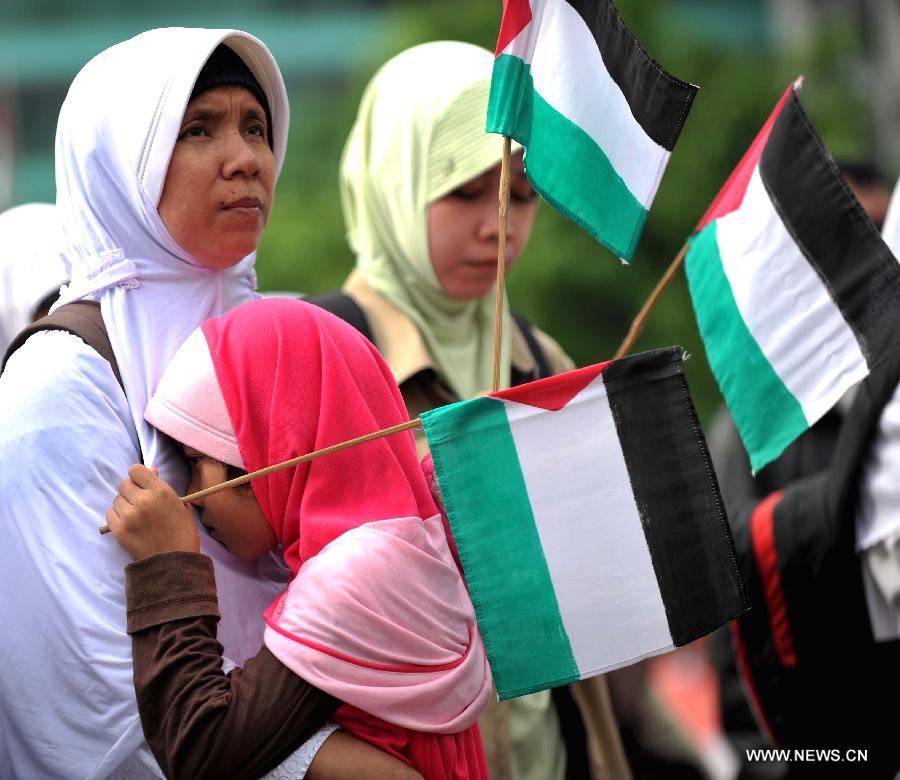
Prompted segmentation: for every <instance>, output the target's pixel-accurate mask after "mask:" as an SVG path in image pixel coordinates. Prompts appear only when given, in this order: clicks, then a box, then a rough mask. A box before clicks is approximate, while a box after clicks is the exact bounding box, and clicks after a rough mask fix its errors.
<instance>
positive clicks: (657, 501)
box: [603, 347, 748, 646]
mask: <svg viewBox="0 0 900 780" xmlns="http://www.w3.org/2000/svg"><path fill="white" fill-rule="evenodd" d="M603 382H604V384H605V385H606V388H607V391H608V397H609V405H610V407H611V409H612V414H613V420H614V421H615V424H616V430H617V431H618V434H619V442H620V444H621V447H622V452H623V453H624V455H625V464H626V467H627V469H628V476H629V478H630V480H631V488H632V490H633V492H634V498H635V503H636V504H637V508H638V513H639V514H640V517H641V523H642V525H643V528H644V535H645V537H646V539H647V546H648V547H649V549H650V558H651V560H652V561H653V568H654V571H655V572H656V579H657V582H658V583H659V590H660V593H661V595H662V600H663V604H664V606H665V608H666V617H667V618H668V621H669V630H670V631H671V633H672V640H673V642H674V643H675V645H676V646H681V645H683V644H686V643H688V642H691V641H693V640H694V639H697V638H698V637H701V636H703V635H704V634H708V633H709V632H710V631H713V630H714V629H716V628H718V627H719V626H721V625H722V624H723V623H726V622H727V621H729V620H731V619H732V618H735V617H737V616H738V615H739V614H741V613H742V612H744V611H745V610H746V609H747V607H748V602H747V596H746V592H745V589H744V582H743V580H742V579H741V575H740V572H739V570H738V564H737V559H736V557H735V552H734V543H733V542H732V539H731V532H730V530H729V527H728V520H727V518H726V516H725V507H724V505H723V503H722V497H721V496H720V495H719V486H718V483H717V482H716V477H715V472H714V471H713V467H712V462H711V461H710V457H709V452H708V450H707V448H706V440H705V439H704V438H703V432H702V431H701V429H700V424H699V422H698V421H697V414H696V412H695V411H694V404H693V401H692V400H691V396H690V392H689V390H688V387H687V382H686V381H685V378H684V372H683V368H682V363H681V350H680V349H678V348H676V347H669V348H668V349H659V350H654V351H652V352H644V353H642V354H639V355H634V356H632V357H627V358H623V359H622V360H616V361H614V362H613V363H611V364H610V365H609V366H607V367H606V368H605V369H604V370H603Z"/></svg>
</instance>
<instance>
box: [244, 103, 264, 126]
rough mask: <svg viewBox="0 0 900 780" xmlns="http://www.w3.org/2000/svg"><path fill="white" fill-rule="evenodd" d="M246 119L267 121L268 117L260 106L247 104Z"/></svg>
mask: <svg viewBox="0 0 900 780" xmlns="http://www.w3.org/2000/svg"><path fill="white" fill-rule="evenodd" d="M243 118H244V119H259V120H260V121H261V122H265V120H266V118H265V115H264V114H263V111H262V109H261V108H260V107H259V106H247V108H245V109H244V116H243Z"/></svg>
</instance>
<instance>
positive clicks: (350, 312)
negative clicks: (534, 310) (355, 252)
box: [306, 290, 552, 386]
mask: <svg viewBox="0 0 900 780" xmlns="http://www.w3.org/2000/svg"><path fill="white" fill-rule="evenodd" d="M306 300H307V302H308V303H314V304H315V305H316V306H319V307H320V308H322V309H325V311H330V312H331V313H332V314H334V315H335V316H337V317H340V318H341V319H342V320H343V321H344V322H346V323H348V324H350V325H352V326H353V327H354V328H356V329H357V330H358V331H359V332H360V333H362V334H363V336H365V337H366V338H367V339H368V340H369V341H372V331H371V328H370V327H369V321H368V319H366V314H365V312H364V311H363V310H362V309H361V308H360V307H359V304H358V303H357V302H356V301H355V300H353V298H352V297H351V296H349V295H347V293H345V292H341V291H340V290H330V291H328V292H324V293H320V294H319V295H314V296H312V297H311V298H307V299H306ZM510 314H512V318H513V320H515V323H516V325H517V326H518V328H519V330H520V331H522V335H523V336H524V337H525V342H526V343H527V344H528V349H529V351H530V352H531V354H532V356H533V357H534V362H535V370H534V372H533V373H532V374H526V373H524V372H522V371H519V370H517V369H516V368H515V367H513V368H512V370H511V371H510V385H512V386H516V385H524V384H525V383H526V382H532V381H534V380H535V379H543V378H544V377H548V376H550V375H551V374H552V372H551V370H550V364H549V363H548V362H547V356H546V355H545V354H544V350H543V349H541V345H540V344H539V343H538V340H537V338H536V337H535V335H534V331H533V330H532V329H531V323H529V322H528V320H527V319H525V317H523V316H522V315H521V314H519V313H518V312H510ZM373 343H374V342H373ZM375 346H378V345H377V344H376V345H375Z"/></svg>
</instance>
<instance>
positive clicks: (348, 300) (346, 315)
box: [306, 290, 374, 343]
mask: <svg viewBox="0 0 900 780" xmlns="http://www.w3.org/2000/svg"><path fill="white" fill-rule="evenodd" d="M306 302H307V303H313V304H315V305H316V306H318V307H320V308H322V309H325V311H330V312H331V313H332V314H334V315H335V316H336V317H340V318H341V319H342V320H343V321H344V322H346V323H347V324H348V325H352V326H353V327H354V328H356V329H357V330H358V331H359V332H360V333H362V334H363V336H365V337H366V338H367V339H368V340H369V341H372V331H371V329H370V328H369V320H368V319H366V314H365V312H364V311H363V310H362V309H361V308H360V306H359V304H358V303H357V302H356V301H355V300H353V298H352V297H351V296H349V295H347V293H345V292H343V291H341V290H329V291H328V292H323V293H319V294H318V295H313V296H312V297H311V298H307V299H306ZM373 343H374V342H373Z"/></svg>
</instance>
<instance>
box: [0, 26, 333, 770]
mask: <svg viewBox="0 0 900 780" xmlns="http://www.w3.org/2000/svg"><path fill="white" fill-rule="evenodd" d="M223 43H224V44H225V46H224V47H223V46H220V44H223ZM223 51H224V55H225V59H226V60H228V59H229V58H230V62H231V64H228V63H227V62H226V63H225V64H224V65H222V63H220V64H219V65H217V68H218V69H214V72H212V73H209V72H208V68H206V67H205V66H204V64H205V63H207V61H209V62H210V63H211V62H213V60H215V59H216V58H217V57H219V56H220V55H222V54H223ZM229 52H231V53H229ZM235 54H236V55H237V57H235ZM234 60H237V61H238V64H237V65H235V64H234ZM220 66H221V67H220ZM223 67H224V69H225V70H226V71H228V73H227V74H226V76H227V77H226V78H224V79H223V78H222V73H221V71H222V68H223ZM204 74H206V75H204ZM204 79H205V83H203V85H202V86H201V81H203V80H204ZM202 90H208V91H203V92H202V94H200V93H201V91H202ZM186 107H187V108H186ZM288 123H289V122H288V104H287V95H286V92H285V88H284V84H283V81H282V77H281V74H280V72H279V70H278V67H277V65H276V64H275V61H274V60H273V58H272V56H271V54H270V53H269V51H268V50H267V49H266V47H265V46H264V45H263V44H262V43H261V42H260V41H258V40H257V39H255V38H253V37H252V36H250V35H247V34H246V33H242V32H238V31H235V30H202V29H182V28H178V29H175V28H173V29H161V30H152V31H150V32H147V33H144V34H142V35H139V36H137V37H135V38H132V39H131V40H128V41H125V42H124V43H121V44H118V45H117V46H114V47H112V48H110V49H108V50H106V51H104V52H102V53H101V54H100V55H98V56H97V57H95V58H94V59H93V60H91V61H90V62H89V63H88V64H87V65H85V67H84V68H83V69H82V70H81V72H80V73H79V74H78V76H77V77H76V78H75V81H74V82H73V84H72V86H71V88H70V90H69V93H68V95H67V97H66V100H65V102H64V104H63V107H62V110H61V112H60V117H59V125H58V129H57V141H56V179H57V197H58V200H57V209H58V212H59V219H60V222H61V224H62V231H63V240H62V254H63V257H64V258H65V260H66V261H67V262H69V263H70V264H71V269H72V282H71V284H70V285H69V286H68V288H67V289H65V290H64V291H63V295H62V298H61V300H60V305H61V304H65V303H68V302H72V301H79V300H92V301H98V302H99V304H100V309H101V312H102V316H103V320H104V322H105V325H106V329H107V331H108V334H109V339H110V342H111V344H112V348H113V352H114V354H115V357H116V361H117V363H118V367H119V370H120V372H121V377H122V383H123V385H124V390H125V392H124V394H123V391H122V387H120V386H119V384H118V383H117V381H116V379H115V377H114V375H113V372H112V370H111V365H110V364H109V363H108V362H107V361H106V360H105V359H104V358H102V357H101V356H100V355H99V354H98V353H97V352H95V351H94V350H92V349H91V348H90V347H88V346H87V345H86V344H85V343H84V342H82V341H81V340H80V339H79V338H77V337H76V336H74V335H72V334H70V333H66V332H63V331H42V332H39V333H36V334H35V335H32V336H31V337H30V338H28V340H27V341H26V342H25V343H24V344H23V345H22V346H21V347H20V348H19V349H18V350H17V351H15V352H14V353H13V354H12V356H11V357H10V358H9V360H8V362H7V364H6V369H5V371H4V373H3V374H2V377H0V523H2V537H3V543H2V544H0V614H2V615H3V616H4V619H5V623H6V628H5V629H4V631H3V632H2V633H0V691H2V698H0V775H3V777H9V776H13V777H22V778H29V780H31V778H46V777H66V778H102V777H107V776H117V777H126V776H127V777H129V778H137V777H158V776H160V774H159V769H158V767H157V766H156V764H155V762H154V761H153V759H152V756H150V755H149V752H148V751H147V749H146V746H144V745H143V736H142V732H141V724H140V722H139V718H138V712H137V706H136V701H135V694H134V688H133V684H132V663H131V639H130V637H129V636H128V634H127V633H126V632H125V604H124V584H123V568H124V565H125V563H127V557H126V556H125V555H124V553H123V552H122V551H121V550H120V549H119V548H118V546H117V545H115V544H114V543H112V540H111V539H109V538H108V537H101V536H100V535H99V534H98V533H97V527H98V525H100V524H101V523H102V518H103V516H104V513H105V510H106V507H107V506H108V505H109V503H110V501H111V500H112V498H113V497H114V496H115V494H116V492H117V490H118V483H119V479H120V477H121V475H122V474H124V473H126V472H127V470H128V467H129V465H131V464H132V463H134V462H138V461H143V462H144V463H147V464H148V465H151V464H152V465H155V466H156V467H157V468H158V469H159V473H160V476H162V477H163V478H164V479H165V480H166V481H168V482H170V483H171V484H173V485H174V486H176V488H177V489H183V488H184V487H185V486H186V481H187V470H186V468H185V465H184V463H183V462H182V460H181V458H180V457H179V456H178V455H177V454H176V453H175V451H174V448H173V447H172V446H171V445H170V444H169V443H168V442H167V440H166V439H165V438H164V437H162V436H161V434H159V433H158V432H157V431H156V430H155V429H153V428H152V427H150V426H149V425H148V424H147V423H145V422H144V419H143V413H144V408H145V406H146V403H147V399H148V397H149V396H150V395H151V394H152V392H153V390H154V389H155V387H156V384H157V382H158V380H159V377H160V375H161V373H162V371H163V369H164V368H165V366H166V364H167V363H168V361H169V359H170V358H171V356H172V355H173V353H174V352H175V350H176V349H177V347H178V346H179V345H180V344H181V342H182V341H183V340H184V339H185V338H186V337H187V335H188V334H190V333H191V332H192V331H193V330H194V329H195V328H196V327H197V326H199V325H200V323H201V322H203V321H204V320H205V319H207V318H208V317H212V316H215V315H218V314H221V313H223V312H225V311H226V310H228V309H229V308H231V307H233V306H235V305H237V304H239V303H241V302H243V301H246V300H249V299H251V298H253V297H255V296H256V293H255V276H254V272H253V261H254V257H253V253H254V252H255V249H256V246H257V244H258V242H259V238H260V235H261V232H262V229H263V227H264V225H265V222H266V220H267V218H268V214H269V211H270V207H271V199H272V193H273V189H274V184H275V179H276V177H277V175H278V171H279V169H280V168H281V164H282V161H283V159H284V152H285V148H286V142H287V131H288ZM203 550H204V552H206V553H207V554H208V555H209V556H210V557H212V558H213V560H214V562H215V565H216V578H217V581H218V583H219V604H220V607H221V612H222V621H221V624H220V628H219V639H220V641H221V642H222V643H223V644H224V646H225V651H226V653H227V655H228V657H229V658H231V659H232V660H234V661H235V662H237V663H238V664H240V663H242V662H243V660H244V659H245V658H247V657H249V656H251V655H253V654H254V653H255V652H256V651H257V649H258V648H259V645H260V641H261V630H260V629H261V624H260V621H259V620H258V615H259V613H260V611H261V610H262V609H263V608H264V607H265V606H266V605H267V604H268V603H269V602H270V601H271V600H272V599H273V598H274V596H275V595H276V594H277V593H278V592H279V591H280V590H281V588H282V586H283V583H282V582H281V581H280V577H281V576H282V570H281V569H280V568H279V567H278V565H277V564H276V563H275V562H274V561H270V560H266V559H261V560H260V561H258V562H255V563H253V564H251V565H249V566H248V565H241V563H240V562H239V561H237V560H236V559H234V558H233V557H232V556H231V555H230V554H229V553H227V552H226V551H225V550H224V549H223V548H222V547H221V546H220V545H218V544H216V543H214V542H212V541H210V540H209V539H208V538H207V537H206V535H204V545H203ZM266 567H268V572H269V576H267V572H266V571H262V569H264V568H266ZM173 596H177V594H173ZM247 616H251V617H252V619H248V620H245V619H244V618H245V617H247ZM316 693H317V692H316ZM295 720H296V719H295ZM296 726H297V724H296V723H294V722H291V720H290V719H289V720H288V722H287V723H286V725H285V728H286V729H288V730H290V729H293V728H296ZM210 748H211V749H212V746H210ZM307 763H308V762H307ZM281 776H284V777H295V776H297V774H296V773H294V774H292V773H290V772H287V773H282V775H281Z"/></svg>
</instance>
